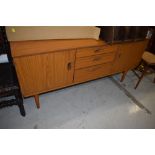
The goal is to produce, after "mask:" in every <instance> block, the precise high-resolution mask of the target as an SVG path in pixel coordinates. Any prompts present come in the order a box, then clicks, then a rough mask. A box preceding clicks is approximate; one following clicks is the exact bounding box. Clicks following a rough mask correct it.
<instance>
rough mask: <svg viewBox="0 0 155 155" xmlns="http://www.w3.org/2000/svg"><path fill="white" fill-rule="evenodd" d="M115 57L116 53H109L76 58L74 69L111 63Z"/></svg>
mask: <svg viewBox="0 0 155 155" xmlns="http://www.w3.org/2000/svg"><path fill="white" fill-rule="evenodd" d="M115 55H116V52H111V53H104V54H100V55H94V56H90V57H83V58H76V63H75V69H80V68H84V67H89V66H95V65H99V64H103V63H108V62H112V61H113V60H114V58H115Z"/></svg>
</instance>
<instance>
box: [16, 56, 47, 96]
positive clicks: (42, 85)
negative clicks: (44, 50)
mask: <svg viewBox="0 0 155 155" xmlns="http://www.w3.org/2000/svg"><path fill="white" fill-rule="evenodd" d="M14 62H15V66H16V71H17V76H18V79H19V83H20V86H21V90H22V94H23V95H24V96H31V95H34V94H37V93H39V92H42V91H43V90H46V63H47V54H42V55H35V56H26V57H19V58H15V59H14Z"/></svg>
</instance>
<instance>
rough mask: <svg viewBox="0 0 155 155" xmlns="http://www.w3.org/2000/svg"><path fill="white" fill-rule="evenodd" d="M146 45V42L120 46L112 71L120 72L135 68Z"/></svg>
mask: <svg viewBox="0 0 155 155" xmlns="http://www.w3.org/2000/svg"><path fill="white" fill-rule="evenodd" d="M146 45H147V41H139V42H132V43H125V44H121V45H120V46H119V49H118V54H117V58H116V60H115V63H114V65H113V71H114V72H122V71H127V70H129V69H133V68H134V67H136V66H137V65H138V63H139V62H140V60H141V57H142V54H143V53H144V50H145V48H146Z"/></svg>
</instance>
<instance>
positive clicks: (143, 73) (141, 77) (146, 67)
mask: <svg viewBox="0 0 155 155" xmlns="http://www.w3.org/2000/svg"><path fill="white" fill-rule="evenodd" d="M147 70H148V66H145V67H144V71H143V72H142V75H141V76H140V77H139V80H138V82H137V84H136V86H135V89H136V88H137V87H138V85H139V83H140V82H141V80H142V79H143V77H144V75H145V73H146V72H147Z"/></svg>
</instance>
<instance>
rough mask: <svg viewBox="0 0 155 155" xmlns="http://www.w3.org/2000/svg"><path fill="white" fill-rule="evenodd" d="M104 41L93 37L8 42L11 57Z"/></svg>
mask: <svg viewBox="0 0 155 155" xmlns="http://www.w3.org/2000/svg"><path fill="white" fill-rule="evenodd" d="M103 45H106V43H105V42H104V41H101V40H95V39H75V40H73V39H72V40H40V41H14V42H10V46H11V53H12V56H13V57H20V56H29V55H36V54H44V53H48V52H53V51H54V52H55V51H61V50H68V49H76V48H82V47H92V46H103Z"/></svg>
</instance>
